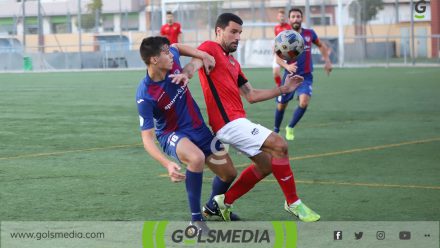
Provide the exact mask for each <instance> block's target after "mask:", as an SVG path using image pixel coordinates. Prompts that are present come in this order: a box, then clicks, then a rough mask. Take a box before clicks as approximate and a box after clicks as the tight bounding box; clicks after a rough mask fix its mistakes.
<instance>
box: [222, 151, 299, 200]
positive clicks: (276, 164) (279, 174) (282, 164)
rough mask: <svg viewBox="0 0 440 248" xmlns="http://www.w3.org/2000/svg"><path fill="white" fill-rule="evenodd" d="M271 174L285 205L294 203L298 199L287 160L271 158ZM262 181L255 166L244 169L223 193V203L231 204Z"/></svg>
mask: <svg viewBox="0 0 440 248" xmlns="http://www.w3.org/2000/svg"><path fill="white" fill-rule="evenodd" d="M272 174H273V175H274V177H275V178H276V179H277V181H278V184H279V185H280V187H281V189H282V191H283V193H284V196H285V197H286V201H287V204H289V205H290V204H292V203H294V202H296V201H297V200H298V199H299V198H298V196H297V195H296V186H295V179H294V177H293V172H292V169H291V168H290V162H289V159H288V158H272ZM262 179H263V176H262V175H261V174H260V173H258V171H257V170H256V169H255V165H250V166H249V167H247V168H246V169H244V170H243V171H242V172H241V174H240V177H239V178H238V179H237V181H235V183H234V184H233V185H232V186H231V188H229V190H228V191H227V192H226V193H225V203H226V204H232V203H234V201H235V200H237V199H238V198H240V197H241V196H243V195H244V194H246V193H247V192H248V191H249V190H251V189H252V188H253V187H254V186H255V184H257V183H258V182H259V181H261V180H262Z"/></svg>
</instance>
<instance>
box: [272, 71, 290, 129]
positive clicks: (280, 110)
mask: <svg viewBox="0 0 440 248" xmlns="http://www.w3.org/2000/svg"><path fill="white" fill-rule="evenodd" d="M286 75H287V74H286V73H284V76H283V81H282V84H283V83H284V80H285V79H286ZM294 95H295V91H294V92H291V93H288V94H283V95H281V96H278V97H277V98H276V99H275V101H276V103H277V107H276V109H275V121H274V129H273V131H274V132H275V133H279V132H280V126H281V123H282V122H283V118H284V111H285V110H286V108H287V105H288V104H289V101H290V100H292V99H293V96H294Z"/></svg>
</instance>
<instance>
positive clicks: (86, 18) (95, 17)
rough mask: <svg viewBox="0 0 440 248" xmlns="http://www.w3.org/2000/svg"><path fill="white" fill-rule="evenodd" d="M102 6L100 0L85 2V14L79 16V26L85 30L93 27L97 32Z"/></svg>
mask: <svg viewBox="0 0 440 248" xmlns="http://www.w3.org/2000/svg"><path fill="white" fill-rule="evenodd" d="M102 6H103V4H102V0H92V1H91V2H90V3H88V4H87V14H85V15H83V16H81V28H83V29H85V30H90V29H92V28H95V32H98V27H99V26H100V25H101V22H100V19H101V18H100V16H101V13H102Z"/></svg>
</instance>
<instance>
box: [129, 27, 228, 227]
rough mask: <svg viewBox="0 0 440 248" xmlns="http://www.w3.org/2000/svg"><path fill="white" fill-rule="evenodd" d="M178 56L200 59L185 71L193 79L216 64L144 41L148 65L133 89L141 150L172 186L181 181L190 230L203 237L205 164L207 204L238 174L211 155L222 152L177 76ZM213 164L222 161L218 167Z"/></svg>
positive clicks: (161, 42) (159, 41)
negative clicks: (211, 174)
mask: <svg viewBox="0 0 440 248" xmlns="http://www.w3.org/2000/svg"><path fill="white" fill-rule="evenodd" d="M180 53H181V54H182V55H186V56H191V57H194V58H198V59H199V60H198V61H196V62H200V63H198V64H194V63H193V62H191V63H189V64H187V65H186V66H185V68H186V69H187V70H189V71H192V72H193V73H194V72H196V71H197V70H198V69H199V68H200V67H202V65H205V70H207V71H209V70H210V69H211V67H213V66H214V64H215V61H214V58H213V57H212V56H210V55H208V54H207V53H205V52H202V51H200V50H197V49H195V48H192V47H189V46H185V45H182V44H173V45H171V46H170V43H169V40H168V39H167V38H165V37H160V36H158V37H149V38H145V39H144V40H143V41H142V44H141V47H140V54H141V57H142V59H143V61H144V62H145V64H146V65H147V74H146V76H145V77H144V78H143V79H142V80H141V82H140V84H139V86H138V89H137V93H136V102H137V106H138V112H139V118H140V128H141V135H142V141H143V144H144V147H145V150H146V151H147V152H148V153H149V154H150V155H151V157H153V158H154V159H155V160H157V161H158V162H159V163H160V164H161V165H162V166H163V167H165V168H166V169H167V170H168V175H169V176H170V178H171V181H173V182H179V181H185V185H186V190H187V193H188V201H189V207H190V210H191V224H192V225H195V226H197V227H198V228H200V229H204V231H206V228H207V227H206V225H205V224H204V222H203V217H202V213H201V209H200V198H201V192H202V176H203V167H204V164H207V165H208V167H209V168H210V169H211V170H212V171H213V172H214V173H215V174H216V175H217V176H216V177H215V178H214V181H213V188H212V196H211V198H213V197H214V196H215V195H217V194H219V192H220V194H222V193H224V192H226V190H227V189H228V188H229V186H230V184H231V183H232V181H233V180H234V178H235V176H236V174H237V172H236V170H235V168H234V167H233V165H232V161H231V159H230V157H229V155H228V154H227V153H225V152H220V153H215V152H216V151H222V148H221V147H220V143H219V142H218V140H216V139H215V138H214V136H213V134H212V133H211V131H210V130H209V129H208V127H207V126H206V124H205V122H204V121H203V118H202V115H201V113H200V109H199V107H198V106H197V104H196V102H195V101H194V99H193V97H192V96H191V92H190V91H189V88H188V87H187V83H188V77H187V76H186V75H184V74H182V73H181V71H182V68H181V65H180V61H179V57H180ZM154 136H156V138H157V140H158V141H159V144H160V146H161V147H162V150H163V152H165V153H166V154H167V155H169V156H170V157H173V158H174V159H176V160H177V161H179V162H181V163H183V164H186V165H187V168H186V173H185V174H183V173H181V172H180V170H181V168H180V166H179V165H178V164H177V163H175V162H173V161H171V160H169V159H168V158H167V157H166V156H165V155H164V154H163V153H162V152H161V151H160V150H159V149H158V147H157V146H156V144H155V143H154ZM218 161H222V164H221V166H219V165H218ZM209 202H211V199H210V200H209Z"/></svg>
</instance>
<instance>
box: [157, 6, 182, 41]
mask: <svg viewBox="0 0 440 248" xmlns="http://www.w3.org/2000/svg"><path fill="white" fill-rule="evenodd" d="M160 35H162V36H165V37H167V38H168V40H169V41H170V43H171V44H174V43H179V42H182V30H181V29H180V23H178V22H174V16H173V13H172V12H171V11H167V23H165V24H164V25H162V27H161V28H160Z"/></svg>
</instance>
